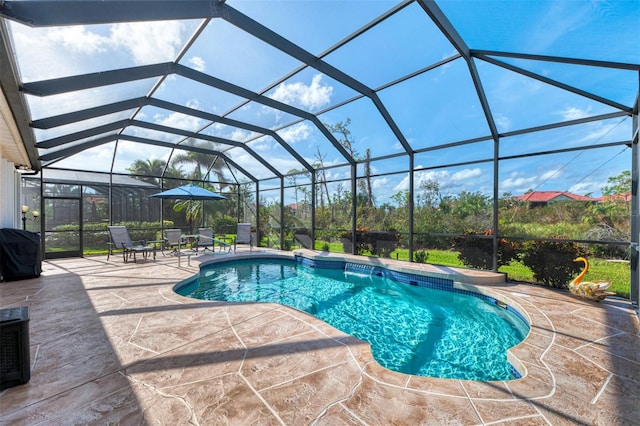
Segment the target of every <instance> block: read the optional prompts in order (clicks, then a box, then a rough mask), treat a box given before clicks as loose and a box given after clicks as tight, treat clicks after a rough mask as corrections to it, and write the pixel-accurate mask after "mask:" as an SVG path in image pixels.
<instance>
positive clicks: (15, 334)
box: [0, 306, 31, 390]
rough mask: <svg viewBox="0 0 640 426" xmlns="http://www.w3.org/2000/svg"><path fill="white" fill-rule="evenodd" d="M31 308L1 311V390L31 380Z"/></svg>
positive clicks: (24, 307)
mask: <svg viewBox="0 0 640 426" xmlns="http://www.w3.org/2000/svg"><path fill="white" fill-rule="evenodd" d="M29 350H30V348H29V307H28V306H23V307H20V308H10V309H0V390H5V389H7V388H10V387H12V386H18V385H22V384H25V383H27V382H28V381H29V379H31V356H30V353H29Z"/></svg>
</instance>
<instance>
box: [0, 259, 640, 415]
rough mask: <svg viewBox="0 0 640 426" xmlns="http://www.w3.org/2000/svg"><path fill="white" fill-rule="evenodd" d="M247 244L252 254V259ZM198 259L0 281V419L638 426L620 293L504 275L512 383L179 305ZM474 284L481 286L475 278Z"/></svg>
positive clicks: (263, 319) (296, 322)
mask: <svg viewBox="0 0 640 426" xmlns="http://www.w3.org/2000/svg"><path fill="white" fill-rule="evenodd" d="M256 252H259V250H254V253H256ZM207 258H208V257H207V256H195V257H193V258H192V259H191V262H190V265H187V263H186V262H183V263H182V267H180V268H178V266H177V260H176V258H174V257H163V256H158V260H157V261H156V262H152V261H146V262H139V263H137V264H133V263H128V264H124V263H123V262H122V259H120V258H118V257H114V258H112V259H111V260H110V261H107V260H106V256H96V257H86V258H72V259H60V260H48V261H45V262H44V263H43V273H42V276H41V277H40V278H38V279H30V280H24V281H14V282H5V283H0V296H1V300H2V302H1V305H2V306H1V307H2V308H9V307H18V306H25V305H26V306H29V309H30V341H31V365H32V368H31V380H30V381H29V383H27V384H25V385H21V386H16V387H13V388H9V389H7V390H5V391H3V392H2V393H1V394H0V405H1V407H2V410H1V411H2V414H0V424H12V425H26V424H28V425H34V424H237V425H245V424H290V425H300V424H326V425H338V424H355V425H378V424H380V425H382V424H384V425H388V424H411V425H415V424H451V423H456V424H470V425H475V424H528V425H535V424H554V425H562V424H597V425H628V424H637V422H638V419H639V418H640V351H638V348H639V347H640V337H639V331H640V329H639V326H638V317H637V315H636V312H635V311H634V310H633V308H632V306H631V304H630V303H629V302H628V301H625V300H620V299H607V300H606V301H604V302H602V303H592V302H587V301H582V300H578V299H576V298H574V297H573V296H571V295H570V294H569V293H568V292H565V291H555V290H551V289H548V288H542V287H538V286H532V285H525V284H517V283H506V284H501V285H491V286H487V287H491V290H492V291H495V292H498V293H501V294H502V295H503V296H504V297H505V298H506V299H510V300H515V301H517V303H518V304H520V306H522V308H523V309H524V310H525V311H526V313H527V314H528V316H529V317H530V318H531V320H532V330H531V333H530V335H529V336H528V338H527V339H526V340H525V341H524V342H523V343H522V344H521V345H519V346H518V347H517V348H516V349H515V350H514V354H515V356H516V357H517V358H518V359H519V360H520V361H521V362H522V364H523V365H524V366H525V367H526V369H527V375H526V377H524V378H522V379H519V380H513V381H509V382H470V381H459V380H444V379H432V378H424V377H413V376H407V375H404V374H399V373H394V372H391V371H388V370H385V369H383V368H381V367H380V366H379V365H378V364H377V363H376V362H375V361H373V359H372V357H371V354H370V352H369V348H368V345H367V344H366V343H363V342H362V341H359V340H357V339H354V338H352V337H350V336H348V335H345V334H344V333H342V332H340V331H337V330H335V329H333V328H332V327H330V326H328V325H326V324H324V323H323V322H322V321H320V320H317V319H315V318H313V317H311V316H309V315H307V314H305V313H302V312H299V311H296V310H293V309H290V308H287V307H284V306H279V305H275V304H236V305H232V304H225V303H216V302H202V301H197V300H190V299H186V298H184V297H181V296H178V295H176V294H174V293H173V291H172V286H173V284H175V283H176V282H177V281H179V280H182V279H184V278H187V277H189V276H191V275H193V274H194V273H196V272H197V270H198V265H199V263H200V261H202V260H203V259H207ZM478 287H483V285H478Z"/></svg>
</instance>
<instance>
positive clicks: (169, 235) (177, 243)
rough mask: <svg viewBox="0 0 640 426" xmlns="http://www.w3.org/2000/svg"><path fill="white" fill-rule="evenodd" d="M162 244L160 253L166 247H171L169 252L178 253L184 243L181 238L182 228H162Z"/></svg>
mask: <svg viewBox="0 0 640 426" xmlns="http://www.w3.org/2000/svg"><path fill="white" fill-rule="evenodd" d="M164 236H165V238H164V244H163V245H162V254H164V251H165V250H167V249H171V254H178V252H179V250H180V248H181V246H183V245H184V244H185V241H184V239H183V238H182V230H180V229H178V228H172V229H165V230H164Z"/></svg>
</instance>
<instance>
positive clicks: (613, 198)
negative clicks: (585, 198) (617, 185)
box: [597, 192, 631, 203]
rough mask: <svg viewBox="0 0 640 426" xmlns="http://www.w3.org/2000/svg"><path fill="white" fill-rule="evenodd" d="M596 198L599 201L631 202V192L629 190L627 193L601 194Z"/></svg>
mask: <svg viewBox="0 0 640 426" xmlns="http://www.w3.org/2000/svg"><path fill="white" fill-rule="evenodd" d="M597 200H598V201H599V202H601V203H606V202H610V201H618V202H622V201H625V202H631V193H630V192H629V193H627V194H612V195H603V196H602V197H599V198H597Z"/></svg>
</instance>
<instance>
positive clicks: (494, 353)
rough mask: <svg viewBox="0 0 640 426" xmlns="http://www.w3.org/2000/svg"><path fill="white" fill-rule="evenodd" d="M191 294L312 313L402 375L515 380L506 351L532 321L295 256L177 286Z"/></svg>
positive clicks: (218, 271) (244, 263) (207, 272)
mask: <svg viewBox="0 0 640 426" xmlns="http://www.w3.org/2000/svg"><path fill="white" fill-rule="evenodd" d="M176 291H177V292H178V293H179V294H181V295H183V296H188V297H193V298H196V299H204V300H220V301H229V302H275V303H279V304H282V305H287V306H291V307H293V308H297V309H300V310H303V311H305V312H308V313H310V314H311V315H313V316H315V317H317V318H319V319H321V320H323V321H325V322H326V323H328V324H330V325H332V326H333V327H335V328H337V329H339V330H342V331H344V332H345V333H348V334H351V335H353V336H356V337H358V338H360V339H362V340H366V341H368V342H369V343H370V344H371V348H372V352H373V356H374V358H375V359H376V361H378V362H379V363H380V364H381V365H382V366H384V367H386V368H388V369H390V370H394V371H398V372H401V373H407V374H413V375H419V376H429V377H442V378H454V379H468V380H510V379H513V378H514V370H513V368H512V367H511V365H510V364H509V363H508V361H507V349H509V348H511V347H513V346H515V345H517V344H518V343H520V342H521V341H522V340H523V339H524V337H525V336H526V334H527V333H528V326H527V325H526V324H525V323H524V322H523V320H522V319H520V318H518V317H517V316H516V315H515V314H514V313H512V312H510V311H508V310H506V309H504V308H502V307H499V306H497V305H496V304H493V303H489V302H487V301H485V300H483V299H482V298H479V297H474V296H469V295H464V294H460V293H456V292H452V291H444V290H437V289H431V288H426V287H418V286H413V285H409V284H403V283H399V282H396V281H393V280H390V279H386V278H383V277H380V276H376V275H373V274H367V273H353V272H349V271H345V270H333V269H318V268H315V269H313V268H309V267H306V266H303V265H301V264H298V263H297V262H295V261H293V260H291V261H289V260H282V259H259V260H235V261H230V262H225V263H220V264H216V265H215V266H214V265H210V266H205V267H204V268H203V269H202V270H201V271H200V276H199V279H198V280H192V281H190V282H188V283H187V284H185V285H182V286H177V289H176Z"/></svg>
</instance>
